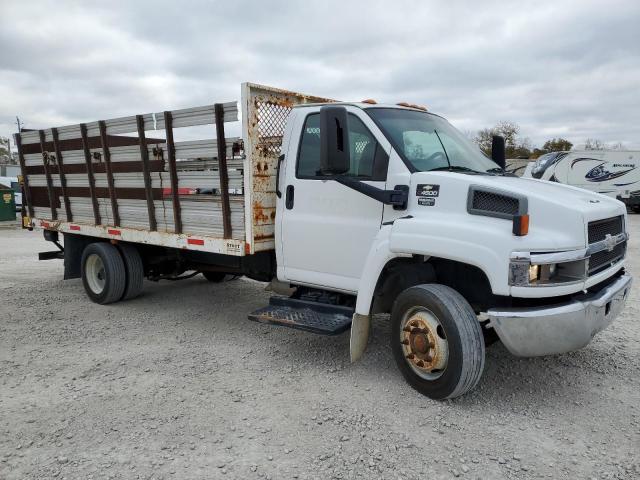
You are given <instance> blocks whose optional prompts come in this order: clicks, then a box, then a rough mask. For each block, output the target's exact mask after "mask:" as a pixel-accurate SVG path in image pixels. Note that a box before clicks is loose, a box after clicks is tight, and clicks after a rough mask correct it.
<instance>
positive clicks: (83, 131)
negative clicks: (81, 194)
mask: <svg viewBox="0 0 640 480" xmlns="http://www.w3.org/2000/svg"><path fill="white" fill-rule="evenodd" d="M80 136H81V137H82V149H83V151H84V161H85V164H86V165H87V177H88V179H89V194H90V196H91V204H92V205H93V217H94V219H95V222H96V225H101V224H102V220H101V218H100V207H99V206H98V199H97V197H96V181H95V178H94V176H93V163H92V161H91V151H90V150H89V139H88V138H87V126H86V125H85V124H84V123H81V124H80Z"/></svg>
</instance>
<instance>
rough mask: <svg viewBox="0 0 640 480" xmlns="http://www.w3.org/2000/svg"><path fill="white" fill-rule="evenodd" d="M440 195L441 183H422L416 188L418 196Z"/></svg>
mask: <svg viewBox="0 0 640 480" xmlns="http://www.w3.org/2000/svg"><path fill="white" fill-rule="evenodd" d="M438 195H440V185H433V184H429V183H421V184H419V185H418V186H417V188H416V196H417V197H437V196H438Z"/></svg>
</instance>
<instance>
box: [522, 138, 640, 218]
mask: <svg viewBox="0 0 640 480" xmlns="http://www.w3.org/2000/svg"><path fill="white" fill-rule="evenodd" d="M524 176H527V177H530V178H537V179H540V180H548V181H551V182H558V183H564V184H565V185H573V186H575V187H580V188H584V189H586V190H590V191H592V192H597V193H601V194H603V195H607V196H609V197H612V198H616V199H618V200H620V201H622V202H624V203H625V204H626V205H627V206H628V207H629V208H631V209H632V210H633V211H635V212H640V151H630V150H585V151H577V150H571V151H568V152H552V153H548V154H546V155H542V156H541V157H540V158H538V159H537V160H536V162H535V163H533V164H532V165H531V167H530V168H528V169H527V171H526V172H525V175H524Z"/></svg>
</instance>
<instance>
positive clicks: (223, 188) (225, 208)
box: [214, 103, 232, 238]
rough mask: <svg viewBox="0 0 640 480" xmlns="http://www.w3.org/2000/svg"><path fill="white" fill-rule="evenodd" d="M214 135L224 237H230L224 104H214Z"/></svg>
mask: <svg viewBox="0 0 640 480" xmlns="http://www.w3.org/2000/svg"><path fill="white" fill-rule="evenodd" d="M214 115H215V123H216V135H217V144H218V170H219V172H220V173H219V174H220V196H221V197H222V222H223V227H224V238H231V235H232V231H231V206H230V205H229V172H228V169H227V146H226V143H225V136H224V106H223V105H222V104H221V103H216V104H215V105H214Z"/></svg>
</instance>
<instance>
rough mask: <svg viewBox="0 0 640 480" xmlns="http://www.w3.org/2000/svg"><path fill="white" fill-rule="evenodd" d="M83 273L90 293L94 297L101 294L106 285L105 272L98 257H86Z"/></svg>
mask: <svg viewBox="0 0 640 480" xmlns="http://www.w3.org/2000/svg"><path fill="white" fill-rule="evenodd" d="M84 272H85V277H86V279H87V283H88V284H89V288H90V289H91V291H92V292H93V293H95V294H96V295H99V294H101V293H102V291H103V290H104V286H105V283H106V272H105V270H104V263H103V262H102V258H100V255H97V254H95V253H92V254H91V255H89V256H88V257H87V261H86V263H85V265H84Z"/></svg>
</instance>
